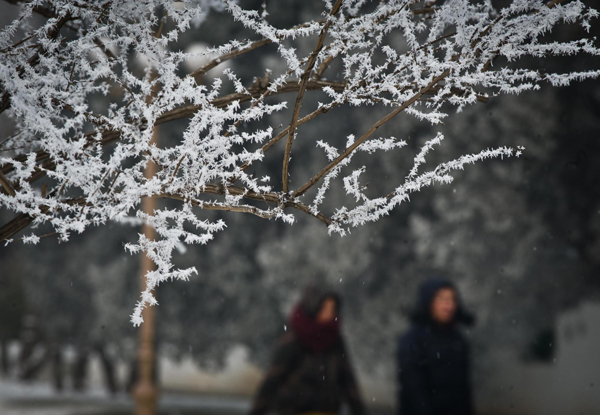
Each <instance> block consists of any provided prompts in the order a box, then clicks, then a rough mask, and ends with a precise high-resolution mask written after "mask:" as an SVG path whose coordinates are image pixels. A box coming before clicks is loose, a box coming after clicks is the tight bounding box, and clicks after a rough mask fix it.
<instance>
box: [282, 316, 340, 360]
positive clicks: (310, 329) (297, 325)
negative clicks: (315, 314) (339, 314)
mask: <svg viewBox="0 0 600 415" xmlns="http://www.w3.org/2000/svg"><path fill="white" fill-rule="evenodd" d="M290 326H291V327H292V330H293V331H294V333H295V334H296V336H297V337H298V340H299V341H300V343H302V344H303V345H304V346H306V347H307V348H308V349H310V350H311V351H313V352H314V353H322V352H324V351H326V350H327V349H329V348H330V347H331V346H333V345H334V344H335V342H336V341H337V340H338V338H339V336H340V321H339V318H336V319H335V320H333V321H331V322H329V323H319V322H317V321H316V319H314V318H311V317H310V316H309V315H307V314H306V312H305V311H304V310H303V309H302V307H301V306H300V305H297V306H296V307H294V310H293V311H292V315H291V316H290Z"/></svg>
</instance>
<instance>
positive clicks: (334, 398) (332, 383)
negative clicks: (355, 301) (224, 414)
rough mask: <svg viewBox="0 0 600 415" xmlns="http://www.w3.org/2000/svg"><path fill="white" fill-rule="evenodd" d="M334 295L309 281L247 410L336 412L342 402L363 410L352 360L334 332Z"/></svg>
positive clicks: (359, 414) (258, 414)
mask: <svg viewBox="0 0 600 415" xmlns="http://www.w3.org/2000/svg"><path fill="white" fill-rule="evenodd" d="M340 303H341V301H340V297H339V296H338V295H337V294H336V293H334V292H332V291H330V290H328V289H327V288H326V287H324V286H321V285H316V284H313V285H309V286H308V287H307V288H306V290H305V293H304V296H303V298H302V299H301V301H300V302H299V303H298V304H297V305H296V306H295V307H294V309H293V311H292V313H291V316H290V321H289V329H288V331H287V332H286V333H285V334H284V335H283V336H282V337H281V338H280V339H279V342H278V344H277V347H276V350H275V354H274V358H273V362H272V366H271V368H270V370H269V371H268V373H267V376H266V378H265V380H264V381H263V383H262V385H261V387H260V388H259V390H258V393H257V395H256V398H255V400H254V404H253V407H252V410H251V411H250V415H264V414H266V413H267V412H268V411H270V410H274V411H275V412H277V413H278V414H279V415H302V414H305V415H308V414H311V415H317V414H320V415H325V414H331V415H334V414H338V413H339V412H340V407H341V404H342V402H346V403H347V404H348V405H349V407H350V411H351V414H352V415H364V414H365V410H364V406H363V404H362V401H361V398H360V395H359V392H358V387H357V384H356V380H355V377H354V374H353V370H352V366H351V364H350V360H349V358H348V354H347V352H346V347H345V345H344V341H343V339H342V335H341V332H340V305H341V304H340Z"/></svg>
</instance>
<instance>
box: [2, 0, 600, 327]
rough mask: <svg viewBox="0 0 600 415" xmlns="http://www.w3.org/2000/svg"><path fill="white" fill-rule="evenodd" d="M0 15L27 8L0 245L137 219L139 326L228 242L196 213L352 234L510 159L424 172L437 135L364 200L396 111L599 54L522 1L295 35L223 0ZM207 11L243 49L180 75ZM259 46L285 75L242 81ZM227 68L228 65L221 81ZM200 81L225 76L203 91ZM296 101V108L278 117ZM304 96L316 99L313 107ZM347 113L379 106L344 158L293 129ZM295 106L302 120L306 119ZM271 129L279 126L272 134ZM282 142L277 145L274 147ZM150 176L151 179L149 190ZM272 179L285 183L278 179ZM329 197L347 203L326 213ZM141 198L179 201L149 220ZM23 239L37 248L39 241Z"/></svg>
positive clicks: (10, 40) (498, 88) (491, 91)
mask: <svg viewBox="0 0 600 415" xmlns="http://www.w3.org/2000/svg"><path fill="white" fill-rule="evenodd" d="M9 2H10V3H15V4H18V5H20V16H19V18H18V19H16V20H15V21H14V22H12V23H11V24H9V25H7V26H6V27H5V28H4V29H3V30H2V31H1V32H0V113H1V114H3V116H5V117H7V118H10V119H11V120H12V122H13V123H14V126H15V129H16V134H13V135H11V136H10V137H2V139H0V206H2V208H4V209H8V210H10V211H13V212H14V213H15V214H16V216H15V219H14V220H12V221H10V222H9V223H7V224H5V225H4V226H3V227H2V228H0V238H1V240H3V241H10V240H12V238H13V237H14V236H15V235H16V234H18V233H19V232H21V231H22V230H23V229H25V228H26V227H28V226H30V225H33V226H36V225H40V224H44V223H47V224H49V225H50V226H51V227H52V228H53V231H54V232H56V234H57V235H58V237H59V238H60V240H62V241H66V240H68V239H69V235H70V234H71V233H72V232H77V233H81V232H84V231H85V230H86V229H87V228H89V227H90V226H92V225H101V224H105V223H107V222H108V221H118V220H123V218H126V217H131V216H135V217H137V218H138V219H139V220H142V221H144V222H145V223H148V224H150V225H152V226H153V227H154V228H155V229H156V232H157V235H158V239H157V240H149V239H147V238H145V237H144V236H143V235H141V236H140V238H139V240H138V241H137V242H136V243H132V244H128V245H127V249H128V250H129V251H130V252H134V253H135V252H145V254H146V255H148V256H149V257H150V258H151V259H152V260H153V261H154V262H155V264H156V266H157V268H156V270H155V271H153V272H151V273H149V274H148V288H147V290H146V291H145V292H144V293H143V295H142V298H141V301H140V303H139V304H138V306H137V307H136V311H135V313H134V316H133V321H134V323H136V324H139V323H140V322H141V317H140V313H141V310H142V309H143V307H145V306H146V305H148V304H153V303H154V302H155V300H154V299H153V297H152V295H151V290H152V288H154V287H155V286H156V285H157V284H159V283H160V282H162V281H165V280H166V279H169V278H184V279H185V278H189V276H190V275H192V274H193V273H194V272H195V269H176V268H174V266H173V264H172V253H173V249H174V248H175V247H176V246H178V245H179V244H181V243H185V244H205V243H207V242H209V241H210V240H211V238H212V237H213V234H215V233H216V232H220V231H223V230H224V229H225V227H226V226H225V223H224V222H223V221H221V220H216V221H211V220H208V219H207V217H208V216H206V215H204V213H203V211H207V210H219V211H224V212H241V213H250V214H253V215H256V216H258V217H260V218H266V219H275V220H277V219H281V220H283V221H285V222H288V223H293V222H294V218H295V216H294V215H295V213H296V212H301V213H306V214H308V215H311V216H314V217H315V218H317V219H318V220H320V221H321V222H323V223H324V224H326V225H327V226H328V229H329V231H330V232H337V233H340V234H345V233H346V232H347V231H348V230H349V228H351V227H353V226H360V225H363V224H365V223H367V222H372V221H375V220H378V219H380V218H381V217H382V216H384V215H386V214H388V213H389V212H390V211H391V210H392V209H394V208H395V207H397V206H398V205H399V204H400V203H402V202H405V201H408V200H409V195H410V194H411V193H414V192H417V191H419V190H420V189H422V188H423V187H425V186H430V185H432V184H434V183H439V184H445V183H449V182H450V181H451V180H452V176H450V173H451V172H452V171H454V170H457V169H463V167H464V166H465V165H467V164H470V163H474V162H478V161H482V160H484V159H487V158H499V157H504V156H507V157H508V156H513V155H519V154H520V149H519V151H514V150H512V149H510V148H505V147H503V148H498V149H490V150H483V151H481V152H480V153H478V154H475V155H463V156H462V157H459V158H457V159H456V160H453V161H449V162H446V163H442V164H440V165H438V166H437V167H435V168H434V169H433V170H429V171H427V172H425V173H419V169H420V168H422V167H424V165H425V164H426V159H425V157H426V155H427V154H428V153H429V152H430V151H433V150H434V147H435V146H436V145H441V139H442V136H441V135H438V136H436V137H435V138H433V139H432V140H431V141H429V142H427V143H426V144H425V145H424V146H423V147H422V149H421V151H419V152H418V153H417V154H415V155H414V163H413V166H412V168H410V166H407V167H408V169H407V170H408V172H407V176H406V177H397V178H395V179H396V183H393V178H392V179H388V180H387V181H386V182H387V183H390V189H389V190H388V191H391V193H389V194H387V195H379V196H375V197H373V195H370V196H369V195H368V194H367V193H368V192H367V186H366V185H363V184H361V177H363V175H366V174H368V172H369V166H368V164H364V163H362V159H361V164H360V165H353V164H352V160H353V156H354V155H355V154H356V153H357V152H359V151H362V152H363V154H364V155H366V156H368V155H369V154H372V153H374V152H378V151H381V150H383V151H387V152H388V153H387V156H388V157H391V158H394V157H396V154H397V153H398V151H407V150H406V149H402V148H403V147H404V146H405V144H406V142H405V140H403V139H396V138H393V137H391V138H382V137H378V136H377V134H376V133H377V131H378V129H379V128H380V127H382V126H383V125H385V124H386V123H388V122H390V121H391V120H392V119H394V118H395V117H396V116H397V115H398V114H400V113H405V114H407V115H409V116H414V117H416V118H417V119H418V120H421V121H423V122H427V123H431V124H439V123H441V122H442V121H443V120H444V119H446V118H447V117H448V115H449V113H450V112H451V111H452V110H453V108H454V109H457V110H461V109H462V108H464V107H465V106H467V105H471V104H475V103H477V102H480V101H484V102H485V101H487V100H489V99H490V98H492V97H494V96H496V95H498V94H507V93H509V94H518V93H521V92H523V91H527V90H535V89H539V88H540V86H541V85H542V84H543V83H548V84H550V85H552V86H564V85H568V84H570V83H571V82H575V81H580V80H584V79H595V78H597V77H598V76H599V75H600V70H599V69H598V68H595V67H592V68H586V69H581V70H579V71H571V72H567V73H552V72H545V71H542V70H539V69H535V68H532V67H529V66H527V63H526V62H527V60H526V59H524V58H529V61H531V59H547V58H548V57H557V56H558V57H565V58H566V59H568V57H569V56H573V55H576V54H588V55H590V56H598V55H600V49H599V48H598V47H597V46H596V44H595V40H594V39H589V38H585V37H581V38H579V39H571V40H569V41H560V40H556V39H553V38H552V36H551V31H552V29H553V28H554V27H556V26H557V25H560V24H568V25H579V26H580V27H581V28H583V31H589V28H590V27H591V24H592V21H593V19H595V18H596V17H597V16H598V13H597V12H596V11H595V10H593V9H591V8H589V7H587V6H586V5H585V4H584V3H582V2H581V1H570V2H566V3H564V4H562V3H561V2H558V1H554V2H551V3H549V4H545V3H544V2H542V1H539V0H537V1H536V0H528V1H521V0H515V1H514V2H513V3H512V4H511V5H510V6H508V7H506V8H504V9H501V10H495V9H494V8H493V7H492V6H491V4H490V3H489V2H471V1H468V0H449V1H446V2H444V3H443V4H441V5H435V3H430V2H429V3H427V2H426V3H422V2H416V1H414V0H386V1H376V2H375V3H374V4H370V5H369V7H366V6H365V2H364V1H363V0H344V1H342V0H340V1H337V2H331V1H325V2H324V5H323V8H322V15H321V16H318V19H315V20H311V21H306V22H300V23H299V24H296V25H295V26H292V27H289V28H280V26H281V25H280V24H279V22H269V21H268V13H261V11H257V10H246V9H244V8H242V7H241V6H240V5H238V4H237V3H236V2H233V1H229V0H223V1H219V0H189V1H185V2H172V1H167V0H140V1H135V2H131V1H125V0H120V1H115V0H106V1H101V2H97V3H90V2H82V1H78V0H47V1H36V2H25V1H23V2H21V1H18V0H11V1H9ZM210 13H221V14H223V15H224V16H228V17H229V18H230V19H232V20H234V21H236V22H239V23H238V24H240V26H242V27H243V29H244V30H245V32H244V33H246V34H249V35H248V38H241V39H237V38H236V39H222V42H221V44H217V45H213V46H211V47H209V48H208V49H206V51H205V52H203V53H202V55H203V56H205V57H206V58H207V59H208V61H205V63H204V64H202V65H200V66H199V67H197V68H196V69H195V70H192V71H189V73H185V72H184V71H183V70H182V68H183V67H184V64H186V63H189V62H191V61H192V60H194V59H195V58H197V57H198V53H186V52H182V50H184V48H183V47H182V46H181V44H180V43H181V39H182V38H183V35H184V34H186V33H187V32H189V31H190V30H191V29H192V28H195V27H198V30H200V31H201V30H202V28H203V25H205V24H207V23H206V17H207V16H208V15H209V14H210ZM36 16H42V17H43V18H44V20H43V22H42V23H40V20H39V18H36ZM194 30H195V29H194ZM269 45H271V46H269ZM268 48H271V49H268ZM267 49H268V50H269V51H270V52H269V53H271V55H269V59H270V62H276V64H277V65H278V67H277V68H278V69H277V68H274V70H273V71H272V70H271V69H270V68H261V66H260V65H259V64H256V71H255V77H254V80H252V81H249V80H247V79H246V78H245V77H244V76H242V75H240V73H239V71H238V70H237V69H236V66H235V65H236V64H235V62H236V61H237V60H238V59H241V58H242V57H248V56H255V55H256V56H260V54H261V53H267V52H263V51H264V50H267ZM302 51H305V53H306V55H304V56H303V55H302V53H303V52H302ZM253 54H254V55H253ZM226 61H227V62H229V63H231V62H233V63H231V64H230V65H229V67H225V68H223V66H222V64H223V63H224V62H226ZM332 67H336V68H337V69H338V70H337V71H334V70H331V69H330V68H332ZM220 68H222V69H220ZM282 68H283V69H282ZM275 69H276V70H275ZM209 70H210V71H211V73H212V72H214V71H215V70H219V71H220V73H221V75H220V76H218V77H215V78H212V79H211V78H209V77H208V73H209ZM336 73H337V74H336ZM290 94H292V95H291V97H292V98H293V99H295V104H294V105H293V106H290V107H288V103H287V101H286V100H287V99H288V98H289V97H290ZM311 94H314V95H315V96H316V97H318V98H317V99H318V100H320V101H321V102H320V103H319V104H318V106H316V107H314V108H310V107H309V106H310V105H312V104H308V102H314V100H311V101H309V100H308V99H307V97H308V96H310V95H311ZM349 106H352V107H370V106H378V107H389V108H387V109H385V111H386V112H387V114H386V115H385V116H383V117H382V118H380V119H379V120H373V121H372V123H371V125H370V127H368V128H365V130H364V131H356V136H357V137H358V138H357V139H355V137H354V135H352V136H351V137H348V138H347V142H346V146H345V147H344V148H341V149H340V148H338V147H337V146H339V145H340V142H342V140H343V138H341V137H335V135H334V136H327V135H322V136H317V137H307V136H305V134H303V128H302V126H303V125H305V124H307V123H309V122H311V121H313V120H315V119H317V118H319V119H320V118H323V117H326V114H327V113H328V112H329V111H331V110H332V109H334V108H336V110H340V108H344V107H349ZM302 107H304V109H306V108H308V112H307V114H306V115H304V116H302V115H301V108H302ZM277 114H280V115H279V116H278V115H277ZM281 115H284V116H285V117H287V119H288V120H290V122H289V125H286V126H278V125H276V124H275V121H273V120H274V119H276V118H277V119H279V118H281ZM278 117H279V118H278ZM173 121H178V125H179V126H181V125H184V127H183V132H182V133H179V135H178V136H177V139H176V140H173V139H171V141H169V142H168V143H166V142H162V141H161V140H158V141H155V140H153V137H154V136H155V133H156V129H157V127H158V126H161V128H167V127H163V126H167V125H169V123H171V122H173ZM280 128H281V131H279V132H277V131H278V130H279V129H280ZM396 135H400V134H396ZM284 138H285V140H283V139H284ZM401 138H402V137H401ZM282 140H283V141H284V142H285V143H286V144H285V146H284V148H282V147H281V146H277V143H279V142H280V141H282ZM296 140H313V142H314V143H315V144H316V145H318V146H319V147H321V148H322V149H323V150H325V153H326V157H324V159H323V161H322V165H321V167H319V169H317V170H316V171H313V172H310V171H306V172H302V173H303V174H300V175H299V176H301V177H307V178H309V180H308V181H306V182H305V183H304V184H302V185H300V186H298V187H296V188H292V187H291V183H292V182H290V181H289V177H293V176H294V174H295V173H294V160H295V159H298V158H300V159H301V158H302V157H303V153H302V150H294V151H292V150H293V149H296V148H297V147H299V146H294V145H293V144H294V142H295V141H296ZM271 154H275V158H274V159H278V160H279V161H280V165H279V168H278V171H273V167H272V166H273V163H265V160H266V158H267V157H268V156H270V155H271ZM282 158H283V162H281V160H282ZM363 159H364V157H363ZM150 164H153V165H154V166H155V167H156V173H154V174H152V175H151V176H149V177H147V176H146V175H145V171H146V168H147V166H148V165H150ZM273 175H277V176H279V175H281V177H282V182H281V183H270V181H269V180H270V179H269V177H271V176H273ZM42 179H43V182H42ZM332 186H339V187H340V188H341V189H343V191H344V192H345V194H346V197H345V198H339V200H330V199H327V196H328V194H331V193H329V192H328V189H329V188H330V187H332ZM392 189H393V190H392ZM311 191H314V194H313V195H312V198H313V199H312V202H307V201H306V199H307V198H308V197H309V195H308V194H310V193H311ZM144 198H161V199H168V200H170V201H171V202H170V203H168V204H165V206H164V207H163V208H161V209H160V210H156V211H155V212H153V213H148V212H147V213H144V212H143V210H142V208H141V201H142V200H143V199H144ZM326 200H328V201H329V205H327V207H325V208H324V206H325V205H324V202H325V201H326ZM331 206H333V208H331ZM327 212H329V213H327ZM22 240H23V242H28V243H36V242H37V241H38V240H39V237H38V236H36V235H35V234H33V235H30V236H27V237H24V238H22Z"/></svg>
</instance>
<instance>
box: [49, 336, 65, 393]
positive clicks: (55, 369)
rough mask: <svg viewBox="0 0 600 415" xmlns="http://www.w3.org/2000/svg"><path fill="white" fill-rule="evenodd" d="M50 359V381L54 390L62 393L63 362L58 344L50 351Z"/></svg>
mask: <svg viewBox="0 0 600 415" xmlns="http://www.w3.org/2000/svg"><path fill="white" fill-rule="evenodd" d="M50 358H51V359H52V381H53V383H54V389H56V391H57V392H62V391H63V387H64V382H63V380H64V370H63V369H64V361H63V356H62V351H61V348H60V344H56V345H53V346H52V347H51V349H50Z"/></svg>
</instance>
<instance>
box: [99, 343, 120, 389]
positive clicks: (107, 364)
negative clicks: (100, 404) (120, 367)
mask: <svg viewBox="0 0 600 415" xmlns="http://www.w3.org/2000/svg"><path fill="white" fill-rule="evenodd" d="M96 350H97V351H98V357H100V362H101V363H102V368H103V369H104V382H105V384H106V388H107V389H108V391H109V392H110V393H111V395H114V394H116V393H117V390H118V386H117V379H116V377H115V365H114V363H113V361H112V359H111V358H110V356H108V355H107V354H106V351H105V350H104V346H102V345H98V346H97V348H96Z"/></svg>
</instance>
